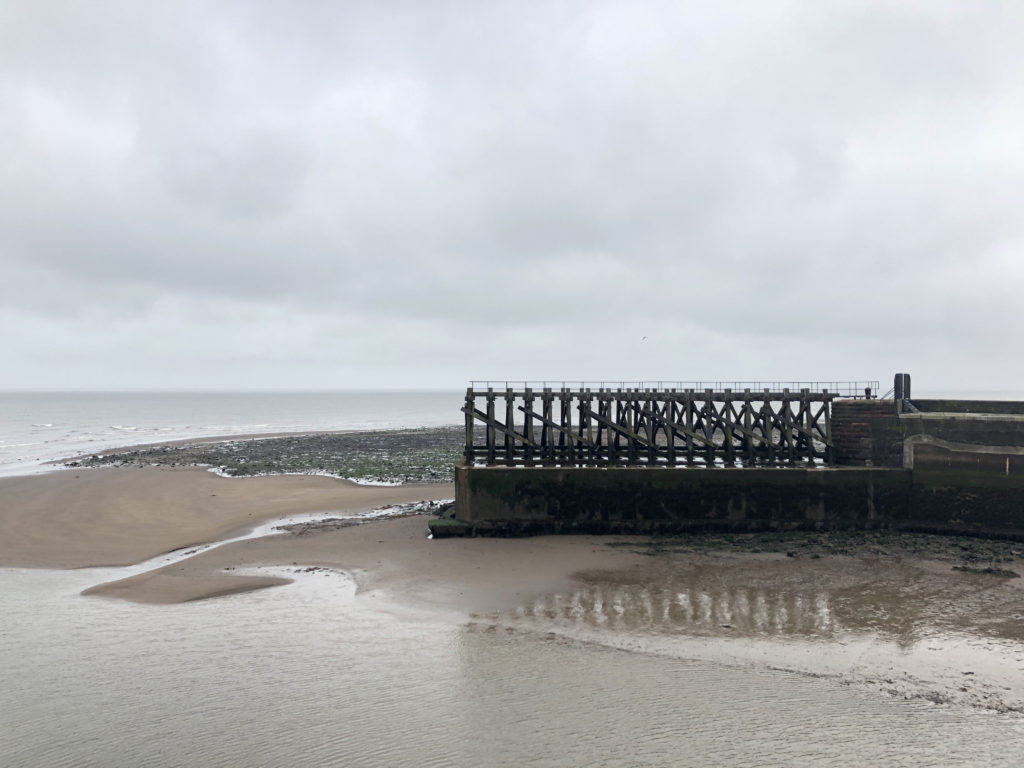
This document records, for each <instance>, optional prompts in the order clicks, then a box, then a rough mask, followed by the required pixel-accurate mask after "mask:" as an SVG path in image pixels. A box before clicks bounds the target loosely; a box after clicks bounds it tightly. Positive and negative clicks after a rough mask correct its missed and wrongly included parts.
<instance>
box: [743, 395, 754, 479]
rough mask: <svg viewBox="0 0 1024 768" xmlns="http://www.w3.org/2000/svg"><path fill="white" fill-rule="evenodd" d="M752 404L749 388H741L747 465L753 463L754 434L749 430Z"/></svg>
mask: <svg viewBox="0 0 1024 768" xmlns="http://www.w3.org/2000/svg"><path fill="white" fill-rule="evenodd" d="M752 410H753V406H752V405H751V403H750V388H749V387H748V388H746V389H744V390H743V448H744V453H745V454H746V457H747V465H748V466H753V465H754V436H753V432H752V430H751V426H752V419H751V415H752V414H751V411H752Z"/></svg>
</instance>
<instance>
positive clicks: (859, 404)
mask: <svg viewBox="0 0 1024 768" xmlns="http://www.w3.org/2000/svg"><path fill="white" fill-rule="evenodd" d="M832 444H833V446H834V448H835V457H836V463H837V464H840V465H847V466H854V467H902V466H903V436H902V433H901V430H900V422H899V416H898V415H897V414H896V405H895V403H893V401H892V400H835V401H833V403H832Z"/></svg>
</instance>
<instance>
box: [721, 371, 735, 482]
mask: <svg viewBox="0 0 1024 768" xmlns="http://www.w3.org/2000/svg"><path fill="white" fill-rule="evenodd" d="M722 398H723V400H724V401H725V403H724V404H723V405H722V435H723V437H724V443H723V447H724V448H725V465H726V466H727V467H728V466H732V465H733V464H735V463H736V450H735V449H736V446H735V445H734V441H735V439H736V432H735V430H733V428H732V425H733V412H732V390H731V389H724V390H722Z"/></svg>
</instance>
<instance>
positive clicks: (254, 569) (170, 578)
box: [0, 467, 1024, 710]
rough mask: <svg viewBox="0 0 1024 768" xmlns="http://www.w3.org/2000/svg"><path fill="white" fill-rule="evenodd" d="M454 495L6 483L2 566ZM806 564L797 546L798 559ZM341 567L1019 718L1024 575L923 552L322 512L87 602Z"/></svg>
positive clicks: (319, 480) (376, 584) (273, 484)
mask: <svg viewBox="0 0 1024 768" xmlns="http://www.w3.org/2000/svg"><path fill="white" fill-rule="evenodd" d="M453 495H454V493H453V488H452V487H451V486H450V485H447V484H420V485H404V486H398V487H372V486H363V485H357V484H355V483H352V482H349V481H345V480H338V479H333V478H328V477H317V476H272V477H250V478H224V477H219V476H216V475H214V474H212V473H210V472H208V471H206V470H203V469H199V468H166V467H143V468H128V467H122V468H107V469H92V470H67V471H62V472H56V473H52V474H48V475H41V476H32V477H19V478H6V479H2V480H0V499H2V500H3V501H2V506H0V567H15V568H49V569H68V568H88V567H93V566H110V565H129V564H134V563H139V562H141V561H144V560H146V559H148V558H151V557H153V556H155V555H159V554H161V553H165V552H169V551H171V550H176V549H180V548H182V547H190V546H193V545H198V544H201V543H204V542H215V541H220V540H223V539H225V538H228V537H231V536H234V535H237V534H240V533H243V532H245V531H246V530H251V529H252V528H253V527H254V526H256V525H258V524H260V523H263V522H265V521H267V520H271V519H275V518H279V517H281V516H284V515H290V514H295V513H302V512H322V513H327V515H328V517H330V514H331V513H338V514H341V513H344V512H354V511H360V510H370V509H374V508H378V507H382V506H389V505H396V504H401V503H407V502H412V501H420V500H431V499H445V498H451V497H452V496H453ZM790 554H794V553H790ZM311 569H312V570H313V571H314V572H316V571H321V570H322V571H323V573H324V575H325V576H329V575H330V573H332V572H337V571H341V572H344V573H346V574H348V575H350V576H351V577H353V578H354V579H355V581H356V583H357V585H358V595H359V597H360V599H363V600H371V601H374V604H375V605H377V606H379V607H381V608H383V609H386V610H388V611H391V612H396V613H402V614H407V615H410V616H414V615H416V614H426V615H429V616H430V617H431V618H432V619H437V618H438V617H446V620H450V621H454V622H461V623H467V622H469V624H470V625H471V626H474V627H477V628H478V629H480V630H481V631H495V630H497V629H503V630H505V631H519V632H538V633H545V634H547V633H555V634H558V635H559V636H564V637H566V638H571V639H573V640H574V641H578V642H588V643H599V644H603V645H608V646H612V647H620V648H624V649H628V650H632V651H639V652H643V653H652V654H665V655H670V656H682V657H686V658H695V659H704V660H710V661H713V662H718V663H723V664H729V665H738V666H759V665H760V666H766V667H770V668H777V669H785V670H791V671H794V672H798V673H801V674H810V675H820V676H826V677H834V678H836V679H839V680H841V681H843V682H845V683H848V684H850V685H857V686H864V687H869V688H872V689H877V690H884V691H886V692H887V693H889V694H891V695H894V696H897V697H904V698H925V699H928V700H931V701H935V702H945V703H953V704H966V705H970V706H974V707H984V708H990V709H997V710H1021V709H1024V672H1022V670H1021V662H1020V661H1019V659H1018V657H1019V656H1020V648H1022V647H1024V645H1022V644H1024V621H1022V618H1024V590H1022V586H1021V581H1022V580H1021V579H1019V578H998V577H993V576H992V575H986V574H981V573H964V572H958V571H954V570H952V568H951V566H950V563H949V562H942V561H938V560H934V559H929V558H927V557H904V556H895V557H894V556H891V555H885V554H876V555H874V556H865V554H864V553H863V552H862V553H860V554H859V555H858V556H825V557H821V556H818V555H817V554H815V555H810V556H799V557H793V556H789V557H787V555H786V554H785V553H778V552H775V553H768V552H736V551H729V550H728V549H722V547H721V546H717V545H714V544H713V543H712V544H709V545H708V546H707V547H704V548H702V549H699V550H696V551H695V550H692V549H691V550H688V551H682V552H680V551H669V550H664V549H656V550H651V549H650V541H649V540H647V539H643V538H640V537H636V538H630V537H614V538H611V537H593V536H562V537H535V538H526V539H442V540H430V539H428V538H427V518H426V517H424V516H422V515H416V516H409V517H402V518H397V519H387V520H381V521H374V522H367V523H363V524H359V525H352V521H348V520H327V521H326V522H321V523H315V524H313V523H311V524H304V525H295V526H292V527H291V528H290V529H289V530H288V532H286V533H284V534H281V535H274V536H264V537H260V538H253V539H246V540H242V541H236V542H233V543H228V544H225V545H223V546H219V547H216V548H214V549H209V550H207V551H202V552H199V553H197V554H195V555H194V556H191V557H187V558H185V559H179V560H177V561H175V562H173V563H171V564H170V565H166V566H163V567H159V568H155V569H153V570H149V571H146V572H142V573H134V574H132V575H129V576H127V577H125V578H121V579H115V580H113V581H107V582H106V583H98V584H95V585H93V586H91V587H89V588H88V589H86V590H85V591H84V594H87V595H90V596H92V597H91V598H90V599H96V598H107V599H110V598H116V599H120V600H127V601H132V602H140V603H157V604H159V603H181V602H186V601H193V600H201V599H204V598H212V597H218V596H223V595H226V594H230V593H234V592H243V591H248V590H253V589H260V588H266V587H273V586H275V585H278V584H283V583H287V582H288V581H289V580H290V577H289V573H295V572H307V573H308V572H310V571H311Z"/></svg>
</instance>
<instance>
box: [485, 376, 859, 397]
mask: <svg viewBox="0 0 1024 768" xmlns="http://www.w3.org/2000/svg"><path fill="white" fill-rule="evenodd" d="M469 384H470V388H471V389H474V390H475V389H512V388H516V387H520V386H521V387H522V389H534V390H544V389H549V388H550V389H575V390H580V391H585V390H588V389H590V390H610V389H619V390H647V389H652V390H661V391H664V390H670V389H675V390H682V391H685V390H688V389H692V390H693V391H695V392H702V391H704V390H707V389H710V390H712V391H715V392H724V391H725V390H731V391H732V392H742V391H744V390H746V389H749V390H751V391H752V392H753V391H759V390H760V391H763V390H766V389H767V390H769V391H772V392H781V391H783V390H787V389H788V390H789V391H790V392H799V391H801V390H803V389H807V390H810V391H812V392H814V391H817V392H824V391H827V392H829V393H830V394H835V395H840V396H843V397H850V398H869V399H870V398H874V397H877V396H878V394H877V393H878V381H724V380H723V381H677V380H670V379H658V380H634V381H626V380H606V381H585V380H568V379H565V380H528V379H514V380H513V379H496V380H490V379H473V380H471V381H470V382H469Z"/></svg>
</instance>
